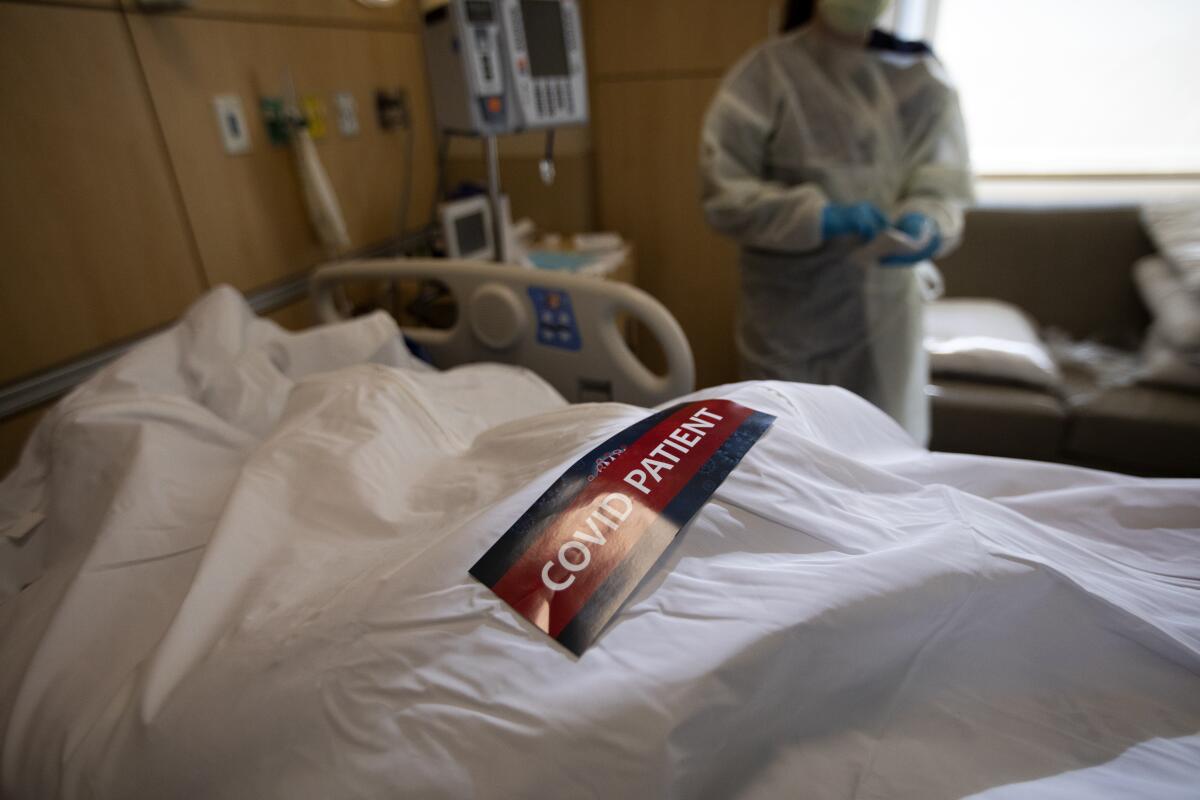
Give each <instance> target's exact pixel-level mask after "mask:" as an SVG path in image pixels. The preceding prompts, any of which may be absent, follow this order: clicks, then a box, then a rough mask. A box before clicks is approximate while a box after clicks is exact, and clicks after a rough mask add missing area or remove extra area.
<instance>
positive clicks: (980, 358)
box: [925, 298, 1062, 388]
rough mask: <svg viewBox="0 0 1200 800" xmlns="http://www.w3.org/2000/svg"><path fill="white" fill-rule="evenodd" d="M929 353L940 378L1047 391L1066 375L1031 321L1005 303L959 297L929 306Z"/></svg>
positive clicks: (926, 320)
mask: <svg viewBox="0 0 1200 800" xmlns="http://www.w3.org/2000/svg"><path fill="white" fill-rule="evenodd" d="M925 349H926V350H927V351H928V352H929V367H930V371H931V372H933V374H935V375H938V374H943V375H960V376H965V377H972V378H986V379H991V380H1000V381H1012V382H1016V383H1026V384H1031V385H1033V386H1041V387H1044V388H1055V387H1057V386H1058V385H1059V382H1060V380H1061V377H1062V376H1061V375H1060V374H1059V371H1058V366H1057V365H1055V363H1054V359H1052V358H1051V357H1050V353H1049V352H1048V351H1047V350H1046V346H1045V345H1044V344H1042V340H1041V339H1040V338H1038V335H1037V331H1035V330H1034V328H1033V324H1032V323H1031V322H1030V321H1029V318H1028V317H1027V316H1025V314H1024V312H1022V311H1021V310H1020V309H1019V308H1017V307H1016V306H1014V305H1012V304H1010V303H1005V302H1002V301H1000V300H968V299H959V298H955V299H950V300H938V301H937V302H934V303H930V304H929V305H928V306H927V307H926V312H925Z"/></svg>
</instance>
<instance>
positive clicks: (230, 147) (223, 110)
mask: <svg viewBox="0 0 1200 800" xmlns="http://www.w3.org/2000/svg"><path fill="white" fill-rule="evenodd" d="M212 102H213V110H214V111H215V112H216V114H217V127H218V128H220V131H221V142H222V144H224V145H225V152H226V153H229V154H230V155H234V156H236V155H241V154H242V153H249V152H250V129H249V128H247V127H246V113H245V111H244V110H243V109H242V98H240V97H238V96H237V95H236V94H218V95H215V96H214V97H213V99H212Z"/></svg>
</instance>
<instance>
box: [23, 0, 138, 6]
mask: <svg viewBox="0 0 1200 800" xmlns="http://www.w3.org/2000/svg"><path fill="white" fill-rule="evenodd" d="M20 1H21V2H25V3H30V2H32V3H41V4H44V5H49V6H56V5H57V6H93V7H95V8H119V7H120V5H121V0H20ZM5 2H10V0H0V3H5Z"/></svg>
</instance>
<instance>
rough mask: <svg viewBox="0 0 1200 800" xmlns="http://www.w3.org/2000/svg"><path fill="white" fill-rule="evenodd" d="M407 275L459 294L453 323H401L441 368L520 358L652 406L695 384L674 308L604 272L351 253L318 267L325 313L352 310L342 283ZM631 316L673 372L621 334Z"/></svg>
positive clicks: (607, 396)
mask: <svg viewBox="0 0 1200 800" xmlns="http://www.w3.org/2000/svg"><path fill="white" fill-rule="evenodd" d="M400 280H418V281H420V280H430V281H438V282H440V283H442V284H444V285H445V286H446V287H448V288H449V290H450V292H451V293H452V294H453V295H454V298H455V300H456V301H457V304H458V316H457V319H456V320H455V322H454V324H453V326H452V327H450V328H448V329H433V328H413V327H402V328H401V330H402V331H403V333H404V336H405V338H406V339H407V340H408V341H409V343H410V344H411V345H414V346H415V347H416V348H417V349H419V350H420V351H421V352H423V354H427V356H428V358H429V360H430V361H431V362H432V363H433V364H434V366H437V367H439V368H442V369H448V368H450V367H454V366H458V365H460V364H468V363H475V362H480V361H492V362H500V363H505V364H516V365H520V366H523V367H527V368H528V369H530V370H532V371H534V372H536V373H537V374H538V375H540V376H541V377H542V378H544V379H545V380H546V381H547V382H549V383H550V384H551V385H552V386H554V388H555V389H557V390H558V391H559V392H560V393H561V394H562V395H563V397H565V398H567V399H568V400H570V401H572V402H587V401H606V400H615V401H618V402H624V403H631V404H634V405H640V406H654V405H658V404H659V403H662V402H665V401H667V400H671V399H674V398H676V397H678V396H680V395H682V394H686V393H688V392H690V391H692V390H693V388H694V384H695V364H694V362H693V359H692V350H691V348H690V347H689V346H688V341H687V337H686V336H685V335H684V333H683V329H682V328H681V327H680V326H679V323H678V322H677V321H676V320H675V318H674V317H673V316H671V313H670V312H669V311H667V309H666V308H665V307H664V306H663V305H662V304H661V303H659V302H658V301H657V300H655V299H654V298H652V297H651V296H650V295H648V294H646V293H645V292H643V291H641V290H639V289H635V288H634V287H632V286H629V285H626V284H622V283H616V282H613V281H606V280H603V279H600V278H594V277H585V276H577V275H570V274H560V273H556V272H550V271H547V270H538V269H529V268H525V267H519V266H508V265H500V264H492V263H486V262H479V261H454V260H446V259H403V258H398V259H372V260H361V261H347V262H341V263H337V264H331V265H328V266H325V267H321V268H320V269H318V270H317V271H316V272H315V273H314V274H313V276H312V282H311V292H312V300H313V304H314V306H315V307H316V313H317V318H318V320H319V321H320V322H324V323H330V322H336V321H338V320H341V319H344V318H345V316H344V314H343V313H342V311H341V310H340V309H339V308H338V303H337V301H336V292H335V290H336V289H337V288H338V287H341V286H344V285H345V284H349V283H357V282H378V281H400ZM627 319H632V320H636V321H638V322H640V323H642V325H643V326H645V328H646V329H648V330H649V331H650V333H652V334H653V335H654V337H655V338H656V339H657V340H658V343H659V346H660V347H661V349H662V351H663V353H664V355H665V357H666V373H665V374H662V375H658V374H655V373H654V372H652V371H650V370H649V369H648V368H647V367H646V366H645V365H644V364H643V363H642V362H641V361H640V360H639V359H638V357H637V356H635V355H634V353H633V352H632V350H631V349H630V347H629V345H628V343H627V341H626V337H625V335H624V333H623V327H624V324H625V322H626V320H627Z"/></svg>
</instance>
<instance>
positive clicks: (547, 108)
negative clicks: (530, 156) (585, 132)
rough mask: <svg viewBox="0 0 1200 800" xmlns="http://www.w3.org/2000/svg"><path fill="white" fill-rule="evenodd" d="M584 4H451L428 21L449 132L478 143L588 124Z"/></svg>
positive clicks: (532, 0) (493, 0)
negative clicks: (581, 6) (582, 21)
mask: <svg viewBox="0 0 1200 800" xmlns="http://www.w3.org/2000/svg"><path fill="white" fill-rule="evenodd" d="M579 20H580V14H579V8H578V5H577V2H576V0H450V1H449V2H448V3H446V4H445V5H444V6H441V7H439V8H437V9H434V10H431V11H429V12H427V13H426V15H425V54H426V61H427V64H428V68H429V78H430V83H431V88H432V93H433V106H434V115H435V117H436V118H437V124H438V127H439V128H440V129H441V130H444V131H449V132H452V133H463V134H471V135H477V136H490V135H499V134H506V133H516V132H519V131H523V130H536V129H539V128H556V127H562V126H566V125H583V124H586V123H587V121H588V98H587V72H586V65H585V60H584V53H583V37H582V32H581V29H580V21H579Z"/></svg>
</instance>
